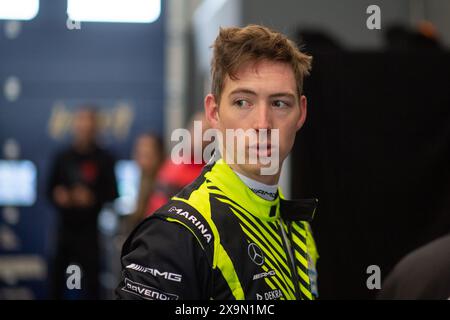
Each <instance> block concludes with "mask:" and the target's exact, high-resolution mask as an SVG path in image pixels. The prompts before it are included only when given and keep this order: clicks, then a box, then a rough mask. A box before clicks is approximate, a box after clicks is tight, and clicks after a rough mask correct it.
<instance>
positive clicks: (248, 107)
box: [205, 60, 306, 183]
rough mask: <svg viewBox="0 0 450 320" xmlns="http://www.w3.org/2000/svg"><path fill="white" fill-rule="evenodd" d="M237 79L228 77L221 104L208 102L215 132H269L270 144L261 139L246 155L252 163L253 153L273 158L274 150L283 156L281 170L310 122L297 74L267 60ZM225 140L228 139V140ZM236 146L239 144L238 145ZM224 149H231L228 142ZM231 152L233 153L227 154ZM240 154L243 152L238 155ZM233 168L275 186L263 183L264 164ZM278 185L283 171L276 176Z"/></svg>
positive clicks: (250, 65)
mask: <svg viewBox="0 0 450 320" xmlns="http://www.w3.org/2000/svg"><path fill="white" fill-rule="evenodd" d="M236 76H237V79H236V80H233V79H231V78H230V77H228V76H227V77H226V78H225V81H224V88H223V91H222V95H221V97H220V101H218V102H217V101H216V100H215V98H214V96H213V95H211V94H210V95H208V96H207V97H206V99H205V110H206V116H207V118H208V120H209V121H210V123H211V125H212V127H213V128H216V129H218V130H219V131H220V132H222V135H223V137H225V136H226V129H235V130H236V129H243V130H248V129H252V130H255V132H257V133H258V132H259V131H261V129H266V130H267V139H264V140H266V141H261V139H260V138H259V136H258V141H257V142H256V145H255V144H254V143H253V144H252V143H248V140H247V141H246V144H245V150H244V152H245V154H246V157H247V160H248V155H249V152H250V151H251V150H252V149H256V150H257V154H258V155H263V156H264V155H265V156H269V157H270V156H271V154H272V153H274V148H278V152H279V155H278V156H279V159H278V163H279V169H280V170H281V164H282V162H283V160H284V159H285V158H286V157H287V155H288V153H289V152H290V150H291V149H292V146H293V144H294V140H295V134H296V132H297V130H299V129H300V128H301V127H302V125H303V123H304V121H305V118H306V97H305V96H301V97H299V96H298V94H297V85H296V81H295V77H294V72H293V71H292V68H291V67H290V65H288V64H286V63H282V62H274V61H268V60H263V61H261V62H258V63H257V64H255V63H248V64H246V65H244V66H243V67H242V68H241V69H240V70H239V71H238V73H237V74H236ZM274 129H278V133H279V139H278V141H275V143H273V142H272V143H271V141H273V139H271V137H272V136H274V133H275V131H276V130H274ZM224 139H225V138H224ZM265 142H267V143H268V144H270V146H268V148H267V149H265V148H261V145H262V144H263V143H265ZM235 145H236V144H235ZM224 149H225V150H226V149H227V144H226V142H225V144H224ZM226 151H229V150H226ZM237 152H239V150H238V151H237ZM236 162H237V161H234V164H233V165H231V164H230V166H231V167H232V168H233V169H235V170H236V171H238V172H240V173H243V174H245V175H247V176H249V177H250V178H252V177H253V178H259V179H258V180H260V181H266V182H273V181H272V180H271V178H270V177H266V178H263V179H261V170H260V169H261V167H264V164H261V163H260V162H259V161H258V163H257V164H249V163H248V162H249V161H246V162H245V163H236ZM273 176H275V177H276V181H275V182H274V183H276V182H277V181H278V176H279V170H278V172H277V173H276V174H275V175H273Z"/></svg>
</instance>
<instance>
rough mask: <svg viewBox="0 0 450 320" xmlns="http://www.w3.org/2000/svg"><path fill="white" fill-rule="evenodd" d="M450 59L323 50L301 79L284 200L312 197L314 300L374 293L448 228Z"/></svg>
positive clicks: (440, 55)
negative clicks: (371, 283) (377, 272)
mask: <svg viewBox="0 0 450 320" xmlns="http://www.w3.org/2000/svg"><path fill="white" fill-rule="evenodd" d="M449 70H450V55H449V54H446V53H433V52H428V53H420V52H419V53H417V52H416V53H410V52H385V53H381V52H380V53H363V52H362V53H345V52H340V53H329V54H319V55H316V56H315V58H314V64H313V72H312V76H311V77H310V78H309V79H308V80H307V81H306V88H305V90H306V95H307V97H308V118H307V121H306V124H305V126H304V127H303V129H302V130H301V131H300V132H299V134H298V137H297V142H296V145H295V147H294V152H293V161H292V195H293V197H294V198H295V197H317V198H319V209H318V212H317V215H316V217H315V220H314V222H313V230H314V232H315V238H316V242H317V246H318V250H319V254H320V256H321V258H320V259H319V263H318V272H319V293H320V295H321V298H322V299H330V298H335V299H336V298H337V299H347V298H353V299H367V298H374V297H375V295H376V294H377V290H368V289H367V287H366V280H367V278H368V277H369V275H370V274H367V273H366V269H367V267H368V266H369V265H378V266H379V267H380V269H381V276H382V280H383V279H384V278H385V277H386V276H387V274H388V273H389V271H390V270H391V269H392V267H393V266H394V265H395V263H396V262H398V261H399V260H400V258H401V257H402V256H404V255H405V254H406V253H408V252H410V251H411V250H413V249H415V248H417V247H418V246H421V245H423V244H425V243H427V242H429V241H431V240H433V239H435V238H437V237H439V236H441V235H443V234H445V233H448V232H450V200H449V199H450V166H449V164H450V92H449V88H450V73H449Z"/></svg>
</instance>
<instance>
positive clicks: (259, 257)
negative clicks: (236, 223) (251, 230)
mask: <svg viewBox="0 0 450 320" xmlns="http://www.w3.org/2000/svg"><path fill="white" fill-rule="evenodd" d="M248 256H249V257H250V259H252V261H253V262H254V263H255V264H256V265H258V266H260V265H262V264H263V263H264V254H263V252H262V250H261V249H260V248H259V247H258V246H257V245H256V244H255V243H253V242H252V243H250V244H249V245H248Z"/></svg>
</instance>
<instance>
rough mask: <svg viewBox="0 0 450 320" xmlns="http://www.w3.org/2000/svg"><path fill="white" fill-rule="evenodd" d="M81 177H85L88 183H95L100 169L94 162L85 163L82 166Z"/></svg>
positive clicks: (84, 179)
mask: <svg viewBox="0 0 450 320" xmlns="http://www.w3.org/2000/svg"><path fill="white" fill-rule="evenodd" d="M80 169H81V175H82V176H83V181H85V182H87V183H93V182H94V181H95V180H96V179H97V176H98V167H97V164H96V163H95V162H94V161H84V162H83V163H82V164H81V165H80Z"/></svg>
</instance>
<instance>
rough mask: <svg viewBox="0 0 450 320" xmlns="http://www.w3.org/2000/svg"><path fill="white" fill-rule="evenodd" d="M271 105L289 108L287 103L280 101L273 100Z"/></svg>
mask: <svg viewBox="0 0 450 320" xmlns="http://www.w3.org/2000/svg"><path fill="white" fill-rule="evenodd" d="M272 105H273V106H274V107H277V108H284V107H288V106H289V104H288V103H287V102H284V101H282V100H275V101H274V102H272Z"/></svg>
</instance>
